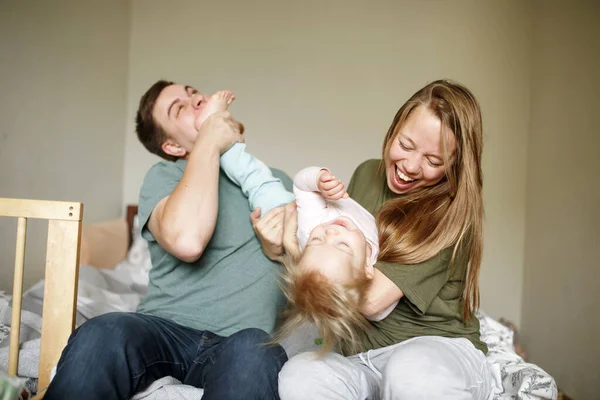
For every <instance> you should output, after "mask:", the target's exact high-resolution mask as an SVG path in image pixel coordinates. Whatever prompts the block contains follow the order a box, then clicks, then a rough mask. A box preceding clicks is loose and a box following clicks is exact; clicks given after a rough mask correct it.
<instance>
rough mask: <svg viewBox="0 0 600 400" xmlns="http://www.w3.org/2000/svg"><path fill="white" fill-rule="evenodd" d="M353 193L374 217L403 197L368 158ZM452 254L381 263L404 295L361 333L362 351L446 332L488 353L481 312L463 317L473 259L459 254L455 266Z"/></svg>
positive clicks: (354, 178)
mask: <svg viewBox="0 0 600 400" xmlns="http://www.w3.org/2000/svg"><path fill="white" fill-rule="evenodd" d="M348 194H349V195H350V196H351V197H352V198H353V199H354V200H356V201H357V202H358V203H360V204H361V205H362V206H363V207H365V208H366V209H367V210H369V211H370V212H371V213H372V214H373V215H377V213H378V212H379V210H380V209H381V207H382V205H383V203H385V202H386V201H388V200H390V199H393V198H394V197H397V196H398V195H396V194H394V193H393V192H392V191H391V190H390V189H389V188H388V186H387V180H386V173H385V169H384V168H383V166H381V160H369V161H366V162H364V163H362V164H361V165H360V166H359V167H358V168H357V169H356V171H355V172H354V174H353V176H352V179H351V181H350V185H349V186H348ZM451 257H452V248H448V249H445V250H443V251H441V252H440V253H439V254H437V255H436V256H435V257H433V258H432V259H430V260H428V261H425V262H423V263H420V264H392V263H384V262H378V263H377V264H375V268H377V269H379V270H380V271H381V272H382V273H383V274H384V275H385V276H387V277H388V278H389V279H390V280H391V281H392V282H394V283H395V284H396V285H397V286H398V287H399V288H400V290H402V293H404V296H403V297H402V298H401V299H400V302H399V303H398V306H396V308H395V309H394V310H393V311H392V313H391V314H390V315H389V316H388V317H386V318H385V319H383V320H382V321H379V322H373V321H372V322H370V324H369V326H368V327H367V329H366V330H365V331H361V332H359V338H360V339H359V341H360V343H359V345H360V349H359V350H360V351H367V350H370V349H377V348H380V347H385V346H390V345H393V344H396V343H399V342H402V341H404V340H407V339H411V338H413V337H417V336H444V337H450V338H460V337H464V338H467V339H469V340H470V341H471V342H472V343H473V345H474V346H475V347H476V348H478V349H479V350H481V351H483V353H484V354H487V346H486V345H485V343H483V342H482V341H481V339H480V332H479V320H478V319H477V318H476V317H475V316H473V317H472V318H470V319H469V320H468V321H466V322H463V320H462V301H461V298H460V297H461V295H462V292H463V289H464V285H465V278H466V271H467V260H466V259H465V257H461V256H460V255H459V256H457V257H456V260H455V262H454V264H453V265H452V267H450V259H451ZM347 355H348V354H347Z"/></svg>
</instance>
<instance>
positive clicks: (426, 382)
mask: <svg viewBox="0 0 600 400" xmlns="http://www.w3.org/2000/svg"><path fill="white" fill-rule="evenodd" d="M465 361H466V360H465ZM461 364H462V361H461V357H460V353H459V352H457V351H456V350H455V349H453V348H452V346H450V345H449V344H448V343H445V342H443V341H437V340H415V341H413V342H411V343H407V344H405V345H404V346H400V347H399V348H398V349H396V350H395V351H394V353H393V354H392V355H391V356H390V359H389V360H388V362H387V364H386V366H385V368H384V373H383V391H384V396H383V398H384V399H411V400H412V399H430V398H445V399H461V398H462V399H471V398H473V397H472V393H471V391H472V389H473V388H472V383H471V382H470V380H471V378H472V377H469V376H466V374H465V369H464V366H462V365H461Z"/></svg>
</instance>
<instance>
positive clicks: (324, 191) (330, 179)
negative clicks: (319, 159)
mask: <svg viewBox="0 0 600 400" xmlns="http://www.w3.org/2000/svg"><path fill="white" fill-rule="evenodd" d="M317 188H318V189H319V192H321V195H322V196H323V197H324V198H326V199H327V200H339V199H342V198H344V199H345V198H347V197H348V193H346V189H345V187H344V182H342V181H340V180H339V179H338V178H336V177H335V176H333V175H332V174H331V172H329V171H327V170H322V171H321V172H320V173H319V178H318V179H317Z"/></svg>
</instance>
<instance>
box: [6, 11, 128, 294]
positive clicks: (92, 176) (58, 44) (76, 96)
mask: <svg viewBox="0 0 600 400" xmlns="http://www.w3.org/2000/svg"><path fill="white" fill-rule="evenodd" d="M129 23H130V21H129V4H128V3H127V2H124V1H120V0H113V1H102V2H99V1H86V2H83V1H78V0H70V1H68V0H61V1H56V0H55V1H32V0H30V1H22V0H20V1H17V0H9V1H2V2H0V49H2V50H1V55H0V197H25V198H38V199H50V200H73V201H81V202H84V203H85V211H84V215H85V217H84V220H85V221H87V222H90V221H91V222H93V221H97V220H101V219H105V218H110V217H114V216H117V215H119V214H120V213H121V204H122V190H123V186H122V185H123V181H122V174H123V160H124V138H123V129H124V126H125V118H126V91H127V68H128V66H127V62H128V59H127V54H128V52H129V44H128V38H129ZM29 225H30V231H29V234H28V245H29V246H28V252H27V260H26V261H27V264H26V267H27V268H26V276H25V278H26V279H25V286H29V285H30V284H31V283H33V282H35V281H37V280H39V279H40V278H41V277H42V270H43V262H42V260H43V254H44V252H45V230H46V228H45V225H43V224H42V223H41V222H40V221H32V222H31V223H30V224H29ZM15 232H16V222H15V221H14V220H6V219H1V220H0V238H1V239H2V240H0V290H10V291H11V290H12V274H13V272H12V267H10V266H11V265H12V260H13V257H14V238H15Z"/></svg>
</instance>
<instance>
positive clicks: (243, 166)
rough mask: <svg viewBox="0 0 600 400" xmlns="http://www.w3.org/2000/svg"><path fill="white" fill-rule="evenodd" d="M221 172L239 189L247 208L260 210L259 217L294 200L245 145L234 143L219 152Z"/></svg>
mask: <svg viewBox="0 0 600 400" xmlns="http://www.w3.org/2000/svg"><path fill="white" fill-rule="evenodd" d="M221 169H222V170H223V171H224V172H225V174H227V176H228V177H229V179H231V180H232V181H233V182H234V183H236V184H237V185H238V186H240V187H241V188H242V192H244V195H246V197H248V202H249V203H250V209H251V210H254V209H255V208H256V207H260V209H261V214H262V215H264V214H265V213H267V212H269V211H270V210H272V209H273V208H275V207H278V206H281V205H284V204H287V203H291V202H292V201H294V194H293V193H291V192H288V191H287V190H286V189H285V187H284V186H283V183H281V180H279V179H278V178H275V177H274V176H273V174H272V173H271V169H270V168H269V167H268V166H267V165H265V163H263V162H262V161H260V160H259V159H258V158H256V157H254V156H253V155H252V154H250V153H248V152H247V151H246V144H245V143H236V144H234V145H233V146H232V147H231V148H230V149H229V150H227V151H226V152H225V153H223V155H222V156H221Z"/></svg>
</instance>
